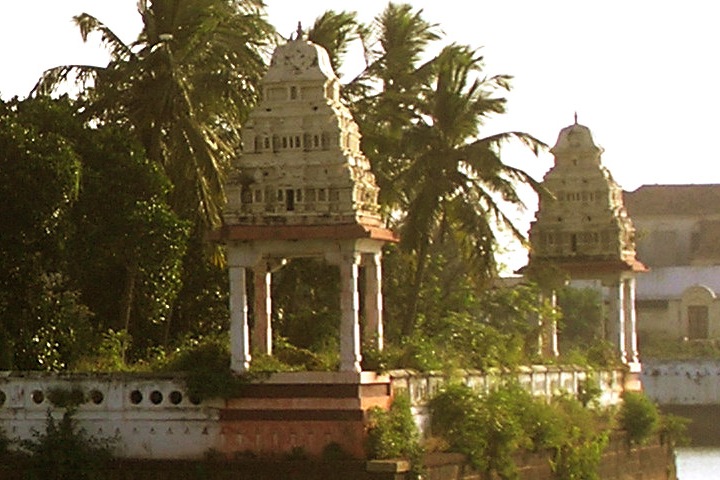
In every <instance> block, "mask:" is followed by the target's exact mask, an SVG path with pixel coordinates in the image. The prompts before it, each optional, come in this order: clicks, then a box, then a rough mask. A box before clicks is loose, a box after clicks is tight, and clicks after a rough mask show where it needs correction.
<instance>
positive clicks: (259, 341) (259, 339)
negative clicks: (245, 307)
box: [252, 262, 272, 355]
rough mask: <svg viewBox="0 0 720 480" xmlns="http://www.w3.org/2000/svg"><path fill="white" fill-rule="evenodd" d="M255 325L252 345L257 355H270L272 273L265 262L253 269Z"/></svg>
mask: <svg viewBox="0 0 720 480" xmlns="http://www.w3.org/2000/svg"><path fill="white" fill-rule="evenodd" d="M254 283H255V310H254V313H255V324H254V325H253V331H252V345H253V347H254V348H255V349H256V351H257V352H258V353H265V354H268V355H272V323H271V318H272V288H271V284H272V272H270V269H269V267H268V265H267V263H266V262H260V264H258V265H257V267H256V268H255V280H254Z"/></svg>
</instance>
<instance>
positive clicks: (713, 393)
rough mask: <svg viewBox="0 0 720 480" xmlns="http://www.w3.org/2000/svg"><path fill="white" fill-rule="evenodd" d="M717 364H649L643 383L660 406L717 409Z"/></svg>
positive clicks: (719, 366)
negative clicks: (696, 406)
mask: <svg viewBox="0 0 720 480" xmlns="http://www.w3.org/2000/svg"><path fill="white" fill-rule="evenodd" d="M718 380H720V360H649V361H646V362H644V364H643V372H642V383H643V387H644V389H645V392H646V393H647V395H648V396H649V397H650V398H652V399H653V400H654V401H656V402H657V403H659V404H660V405H720V381H718Z"/></svg>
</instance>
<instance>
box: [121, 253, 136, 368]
mask: <svg viewBox="0 0 720 480" xmlns="http://www.w3.org/2000/svg"><path fill="white" fill-rule="evenodd" d="M137 276H138V262H137V260H133V261H132V262H131V263H130V265H128V266H127V269H126V276H125V292H124V293H123V298H122V303H121V304H120V318H121V319H122V323H123V328H124V329H125V331H126V332H128V333H129V332H130V315H131V313H132V304H133V299H134V298H135V285H136V283H137ZM123 360H124V359H123Z"/></svg>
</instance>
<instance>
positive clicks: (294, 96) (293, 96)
mask: <svg viewBox="0 0 720 480" xmlns="http://www.w3.org/2000/svg"><path fill="white" fill-rule="evenodd" d="M297 96H298V95H297V87H295V86H292V87H290V100H297Z"/></svg>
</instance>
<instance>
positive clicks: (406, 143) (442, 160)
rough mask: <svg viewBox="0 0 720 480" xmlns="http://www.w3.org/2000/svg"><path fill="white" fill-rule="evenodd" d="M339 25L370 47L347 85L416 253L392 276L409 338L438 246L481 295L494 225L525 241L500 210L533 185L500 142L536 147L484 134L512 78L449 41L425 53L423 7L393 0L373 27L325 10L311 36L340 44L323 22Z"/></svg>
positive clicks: (429, 35)
mask: <svg viewBox="0 0 720 480" xmlns="http://www.w3.org/2000/svg"><path fill="white" fill-rule="evenodd" d="M335 23H342V25H344V27H345V30H344V31H346V32H347V36H348V37H350V38H358V37H359V38H361V39H362V41H363V44H364V46H365V48H366V50H365V51H366V53H367V57H368V58H367V68H366V69H365V71H364V72H363V73H362V74H361V75H360V76H359V77H358V78H356V79H354V80H353V81H352V82H351V83H350V84H349V85H348V90H349V92H350V98H351V99H352V108H353V113H354V115H355V118H356V120H357V121H358V123H359V124H360V129H361V131H362V132H363V140H362V148H363V151H364V152H365V154H366V155H367V156H368V158H369V159H370V160H371V162H372V165H373V171H374V173H375V176H376V178H377V180H378V184H379V186H380V193H381V202H382V204H383V207H384V211H385V212H386V213H387V214H388V216H389V218H390V219H393V221H394V223H396V225H394V226H395V227H397V228H399V230H400V233H401V237H402V243H401V249H402V250H403V251H404V252H406V253H408V254H409V257H410V258H412V259H414V261H413V262H411V263H408V264H406V266H407V267H409V268H407V269H406V270H403V271H402V272H398V273H397V274H398V275H402V276H403V277H404V278H403V279H402V280H400V281H399V284H402V285H406V286H407V287H408V288H406V289H405V290H404V294H405V295H404V298H403V299H402V301H403V305H404V310H403V311H402V312H400V316H399V317H398V318H395V319H394V320H395V321H400V322H401V326H402V328H401V333H402V335H403V336H409V335H411V334H412V333H413V330H414V328H415V326H416V324H417V321H418V319H420V318H423V316H424V317H425V318H426V320H427V319H428V315H427V314H426V312H423V311H422V305H421V304H422V294H423V291H424V288H423V286H424V283H425V282H430V280H428V275H429V273H430V272H428V264H429V262H431V258H432V257H433V256H434V255H437V254H438V251H440V252H442V254H444V255H445V258H446V259H448V260H451V259H453V260H454V259H457V260H458V261H456V262H455V266H456V267H460V266H461V267H463V268H462V272H461V273H460V275H462V276H465V277H467V278H468V279H472V282H473V283H474V285H473V287H474V289H475V290H476V291H479V290H480V289H481V288H483V287H484V286H485V280H487V279H488V278H490V277H492V276H494V275H495V274H496V268H497V266H496V264H495V257H494V254H495V243H496V240H495V232H496V231H497V228H498V227H502V228H505V229H507V230H508V231H510V232H512V233H514V234H515V235H516V236H518V237H522V234H521V233H520V232H519V231H518V230H517V229H516V228H515V227H514V224H513V222H512V221H511V220H510V219H509V218H508V217H507V216H506V215H505V213H504V209H503V207H502V206H503V204H516V205H517V204H520V203H521V202H520V199H519V197H518V195H517V193H516V187H517V185H518V184H520V183H526V184H529V185H531V186H533V187H537V183H536V182H535V181H534V180H533V179H532V178H531V177H529V176H528V175H527V174H526V173H525V172H523V171H522V170H519V169H516V168H512V167H509V166H508V165H506V164H504V163H503V162H502V161H501V159H500V154H499V148H500V145H501V144H502V143H504V142H506V141H509V140H519V141H520V142H523V143H525V144H527V145H528V146H530V147H531V148H533V149H534V150H535V151H537V149H538V148H539V147H540V146H542V144H541V142H539V141H537V140H536V139H535V138H533V137H532V136H530V135H528V134H526V133H522V132H507V133H502V134H496V135H491V136H486V137H483V136H481V135H480V133H481V128H482V127H483V125H484V122H485V120H486V119H487V118H489V117H490V116H492V115H494V114H500V113H503V112H504V111H505V103H506V100H505V98H503V97H502V96H500V95H501V94H502V92H503V91H507V90H508V89H509V80H510V78H509V77H508V76H505V75H498V76H492V77H484V76H483V58H482V57H481V56H479V55H478V54H477V52H476V51H474V50H473V49H471V48H470V47H467V46H462V45H456V44H451V45H448V46H446V47H445V48H442V49H441V51H440V53H439V54H437V55H435V56H432V55H430V54H429V53H428V52H429V50H430V48H431V47H434V42H436V41H437V40H439V39H440V33H439V28H438V27H437V26H436V25H433V24H432V23H430V22H428V21H427V20H425V19H424V18H423V16H422V12H421V11H418V10H415V9H413V8H412V6H410V5H409V4H394V3H390V4H388V6H387V7H386V9H385V10H384V11H383V12H382V13H381V14H380V15H379V16H378V17H377V18H376V20H375V22H374V23H373V24H372V25H371V26H370V27H367V26H362V25H358V24H357V23H356V22H355V20H354V17H352V16H351V15H348V14H346V13H345V12H343V13H341V14H335V13H334V12H328V13H326V14H325V15H324V16H323V17H321V18H320V19H318V23H316V27H317V33H316V30H315V29H314V30H312V31H311V32H310V35H309V36H310V38H315V39H317V40H318V41H319V42H320V43H321V44H322V45H324V46H327V47H329V48H330V49H331V50H332V51H333V52H336V51H338V49H337V48H336V47H335V45H338V44H340V45H344V43H342V42H339V41H338V40H337V39H336V38H335V37H332V36H330V35H328V34H327V33H326V25H328V24H335ZM424 314H425V315H424Z"/></svg>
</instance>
